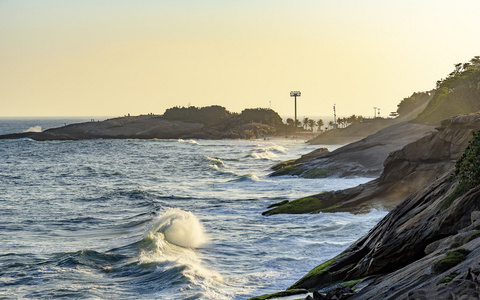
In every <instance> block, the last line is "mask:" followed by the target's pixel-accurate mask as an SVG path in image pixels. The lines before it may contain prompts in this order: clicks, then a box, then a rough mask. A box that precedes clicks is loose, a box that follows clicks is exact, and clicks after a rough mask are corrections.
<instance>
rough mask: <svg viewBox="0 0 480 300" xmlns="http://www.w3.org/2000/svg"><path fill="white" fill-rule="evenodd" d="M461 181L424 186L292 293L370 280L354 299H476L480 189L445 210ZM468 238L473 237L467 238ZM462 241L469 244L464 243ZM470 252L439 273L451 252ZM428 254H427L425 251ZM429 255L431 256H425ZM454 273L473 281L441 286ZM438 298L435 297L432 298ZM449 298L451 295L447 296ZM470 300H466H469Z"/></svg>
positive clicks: (445, 180)
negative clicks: (476, 219) (474, 219)
mask: <svg viewBox="0 0 480 300" xmlns="http://www.w3.org/2000/svg"><path fill="white" fill-rule="evenodd" d="M457 184H458V182H456V181H455V180H452V179H451V177H450V174H447V175H446V176H444V177H443V178H440V179H439V180H437V181H436V182H434V183H432V184H430V185H427V186H425V187H424V188H423V189H421V190H419V191H418V192H417V193H415V194H413V195H412V196H410V197H409V198H407V199H406V200H405V201H404V202H402V203H401V204H400V205H398V206H397V207H396V208H395V209H394V210H392V211H391V212H390V213H389V214H388V215H387V216H386V217H385V218H384V219H383V220H382V221H381V222H380V223H379V224H378V225H377V226H376V227H375V228H374V229H372V230H371V232H369V233H368V234H367V235H366V236H364V237H363V238H361V239H360V240H358V241H357V242H356V243H354V244H353V245H351V246H350V247H349V248H348V249H347V250H345V251H344V252H343V253H341V254H340V255H338V256H337V257H335V258H333V259H332V260H330V261H328V262H327V263H325V264H323V265H320V266H318V267H316V268H315V269H313V270H312V271H311V272H310V273H309V274H307V275H306V276H305V277H303V278H302V279H300V280H299V281H298V282H297V283H295V284H294V285H293V286H292V288H306V289H311V288H317V289H318V288H322V287H326V286H328V285H331V284H332V283H335V282H339V281H349V280H354V279H360V278H369V279H368V280H367V281H368V285H367V286H366V287H365V288H363V289H361V290H360V291H358V292H357V293H356V294H355V295H354V296H353V297H352V298H351V299H409V297H410V296H411V295H412V294H413V293H417V294H418V295H424V296H425V297H426V298H425V297H424V298H418V299H446V298H444V296H445V295H444V294H443V293H444V292H445V291H446V290H451V291H455V294H456V295H460V294H461V293H462V291H465V289H466V288H468V289H469V292H468V293H470V294H475V293H476V295H478V276H476V277H475V276H473V275H469V274H470V273H473V274H477V273H480V265H479V262H480V247H479V246H480V238H479V237H480V234H476V233H478V232H477V231H475V230H478V229H480V226H479V227H476V228H472V230H470V231H467V232H460V231H462V229H464V228H468V227H469V226H471V225H472V221H471V215H472V212H476V211H478V210H480V188H475V189H472V190H470V191H469V192H467V193H466V194H464V195H463V196H459V197H458V198H456V199H455V200H454V201H453V202H452V203H451V204H450V206H447V205H445V204H446V201H447V199H448V196H449V195H450V194H452V193H453V191H454V190H455V188H456V186H457ZM466 236H470V238H466ZM462 241H463V242H464V243H465V244H462ZM459 248H462V249H468V250H470V251H471V252H470V253H469V254H468V255H467V256H466V260H465V261H463V262H461V263H459V264H458V265H456V266H454V267H452V268H450V269H448V270H445V271H444V272H441V273H436V272H435V271H434V269H433V268H432V266H433V265H434V264H435V263H436V262H438V261H439V260H441V259H442V258H444V257H445V253H447V252H448V251H450V250H452V249H459ZM426 249H427V251H425V250H426ZM426 253H429V254H426ZM450 273H457V274H460V275H462V274H463V275H462V276H463V277H468V278H471V277H472V276H473V280H470V279H469V280H470V281H471V282H465V280H463V281H460V279H461V278H462V276H460V275H459V276H460V277H458V276H457V277H458V279H459V280H456V279H457V277H455V279H454V280H452V281H451V282H447V283H441V284H439V285H438V286H437V283H439V282H440V281H441V280H442V279H443V278H445V277H446V276H447V275H449V274H450ZM469 276H470V277H469ZM432 293H435V294H434V295H436V296H437V297H432V298H428V297H429V295H432ZM447 294H448V293H447ZM466 299H468V298H466Z"/></svg>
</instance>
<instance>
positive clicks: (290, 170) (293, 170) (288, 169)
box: [270, 164, 307, 176]
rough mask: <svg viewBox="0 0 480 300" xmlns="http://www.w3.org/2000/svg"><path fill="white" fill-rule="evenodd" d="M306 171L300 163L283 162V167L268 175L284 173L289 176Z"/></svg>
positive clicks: (281, 174) (282, 174)
mask: <svg viewBox="0 0 480 300" xmlns="http://www.w3.org/2000/svg"><path fill="white" fill-rule="evenodd" d="M305 171H307V169H306V168H305V167H303V166H301V165H297V164H285V165H284V166H283V167H281V168H279V169H278V170H276V171H275V172H273V173H272V174H270V176H284V175H290V176H299V175H302V173H303V172H305Z"/></svg>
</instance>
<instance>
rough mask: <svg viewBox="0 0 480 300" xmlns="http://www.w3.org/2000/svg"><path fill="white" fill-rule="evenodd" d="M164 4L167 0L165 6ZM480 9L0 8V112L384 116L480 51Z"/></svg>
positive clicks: (251, 5) (346, 4) (278, 4)
mask: <svg viewBox="0 0 480 300" xmlns="http://www.w3.org/2000/svg"><path fill="white" fill-rule="evenodd" d="M160 2H161V3H160ZM478 11H480V2H478V1H456V2H453V1H421V0H420V1H380V0H376V1H358V0H357V1H354V0H348V1H347V0H337V1H327V0H323V1H322V0H320V1H319V0H316V1H307V0H305V1H281V0H277V1H255V2H254V1H250V0H247V1H235V2H234V1H185V0H183V1H123V0H117V1H60V0H45V1H33V0H32V1H22V0H16V1H13V0H12V1H8V0H0V45H1V46H0V65H1V68H0V116H120V115H125V114H127V113H130V114H132V115H136V114H147V113H157V114H162V113H163V112H164V111H165V109H166V108H169V107H173V106H187V105H189V104H190V105H194V106H208V105H222V106H225V107H226V108H227V109H228V110H230V111H234V112H240V111H241V110H242V109H244V108H255V107H269V106H270V103H271V107H272V109H274V110H276V111H277V112H278V113H280V115H282V116H286V115H290V116H291V115H293V109H294V106H293V100H292V99H291V98H290V96H289V93H290V91H291V90H300V91H301V92H302V97H301V98H300V99H299V101H298V116H299V118H301V117H303V116H308V117H312V116H321V115H330V114H332V107H333V104H336V107H337V116H339V117H342V116H349V115H351V114H357V115H364V116H367V117H371V116H372V115H373V107H380V108H381V115H382V116H387V115H388V113H389V112H390V111H395V110H396V105H397V104H398V103H399V102H400V101H401V100H402V99H403V98H405V97H408V96H410V95H411V94H412V93H413V92H416V91H426V90H430V89H432V88H434V87H435V82H436V81H437V80H438V79H440V78H442V77H445V76H446V75H448V73H450V72H451V71H452V70H453V64H454V63H458V62H467V61H468V60H470V59H471V58H472V57H473V56H475V55H480V40H479V39H478V38H477V37H478V36H480V18H478Z"/></svg>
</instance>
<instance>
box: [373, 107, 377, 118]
mask: <svg viewBox="0 0 480 300" xmlns="http://www.w3.org/2000/svg"><path fill="white" fill-rule="evenodd" d="M373 111H374V115H373V118H374V119H375V118H376V117H377V108H376V107H374V108H373Z"/></svg>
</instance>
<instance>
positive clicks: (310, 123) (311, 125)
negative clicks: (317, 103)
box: [308, 119, 317, 131]
mask: <svg viewBox="0 0 480 300" xmlns="http://www.w3.org/2000/svg"><path fill="white" fill-rule="evenodd" d="M316 123H317V122H315V120H313V119H308V127H310V130H311V131H313V127H315V124H316Z"/></svg>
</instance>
